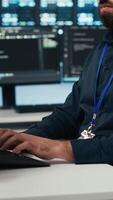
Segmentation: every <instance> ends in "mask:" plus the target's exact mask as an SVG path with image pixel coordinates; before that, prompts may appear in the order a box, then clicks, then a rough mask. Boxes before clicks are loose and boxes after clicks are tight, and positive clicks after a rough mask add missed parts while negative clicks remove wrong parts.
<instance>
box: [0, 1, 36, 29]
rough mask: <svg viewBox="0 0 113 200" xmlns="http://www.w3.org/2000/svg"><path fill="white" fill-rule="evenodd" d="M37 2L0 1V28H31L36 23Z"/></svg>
mask: <svg viewBox="0 0 113 200" xmlns="http://www.w3.org/2000/svg"><path fill="white" fill-rule="evenodd" d="M36 2H38V1H35V0H1V1H0V12H1V16H0V21H1V26H2V27H7V26H8V27H15V26H20V27H26V26H27V27H29V26H30V27H32V26H35V25H36V23H37V19H38V18H37V17H36V15H37V14H38V6H37V3H36Z"/></svg>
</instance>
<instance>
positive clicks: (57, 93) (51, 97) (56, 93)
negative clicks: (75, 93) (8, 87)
mask: <svg viewBox="0 0 113 200" xmlns="http://www.w3.org/2000/svg"><path fill="white" fill-rule="evenodd" d="M72 86H73V83H61V84H39V85H17V86H15V105H16V106H29V105H30V106H35V105H52V104H55V105H56V104H63V103H64V101H65V99H66V97H67V96H68V94H69V93H70V92H71V90H72Z"/></svg>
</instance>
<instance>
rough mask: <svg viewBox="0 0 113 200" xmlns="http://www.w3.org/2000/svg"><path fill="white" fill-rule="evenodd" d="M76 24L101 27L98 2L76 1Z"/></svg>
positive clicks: (88, 0) (89, 0) (91, 0)
mask: <svg viewBox="0 0 113 200" xmlns="http://www.w3.org/2000/svg"><path fill="white" fill-rule="evenodd" d="M75 1H76V3H75V4H76V6H75V12H76V13H77V14H76V15H75V23H76V24H77V25H78V26H101V25H102V23H101V21H100V18H99V12H98V1H97V0H75Z"/></svg>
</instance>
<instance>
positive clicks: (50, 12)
mask: <svg viewBox="0 0 113 200" xmlns="http://www.w3.org/2000/svg"><path fill="white" fill-rule="evenodd" d="M73 5H74V4H73V0H40V25H41V26H55V25H57V26H64V25H67V26H70V25H72V24H73V17H74V13H73Z"/></svg>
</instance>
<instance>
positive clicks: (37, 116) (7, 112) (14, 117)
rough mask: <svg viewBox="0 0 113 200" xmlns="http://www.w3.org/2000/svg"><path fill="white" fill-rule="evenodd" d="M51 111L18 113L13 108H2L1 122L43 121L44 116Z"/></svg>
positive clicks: (0, 113) (0, 110)
mask: <svg viewBox="0 0 113 200" xmlns="http://www.w3.org/2000/svg"><path fill="white" fill-rule="evenodd" d="M50 113H51V112H36V113H17V112H16V111H15V110H13V109H0V123H12V122H23V121H24V122H35V121H41V119H42V118H43V117H45V116H47V115H49V114H50Z"/></svg>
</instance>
